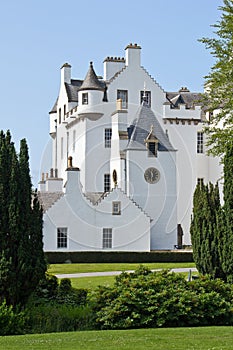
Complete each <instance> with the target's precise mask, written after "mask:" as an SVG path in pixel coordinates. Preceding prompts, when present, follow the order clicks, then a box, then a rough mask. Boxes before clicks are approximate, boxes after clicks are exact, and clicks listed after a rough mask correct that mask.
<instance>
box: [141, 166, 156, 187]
mask: <svg viewBox="0 0 233 350" xmlns="http://www.w3.org/2000/svg"><path fill="white" fill-rule="evenodd" d="M144 178H145V180H146V182H148V183H149V184H155V183H156V182H158V181H159V179H160V172H159V171H158V169H156V168H148V169H146V171H145V173H144Z"/></svg>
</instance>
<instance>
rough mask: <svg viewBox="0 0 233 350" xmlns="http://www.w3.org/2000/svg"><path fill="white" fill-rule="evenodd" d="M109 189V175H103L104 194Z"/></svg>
mask: <svg viewBox="0 0 233 350" xmlns="http://www.w3.org/2000/svg"><path fill="white" fill-rule="evenodd" d="M110 189H111V184H110V174H104V192H109V191H110Z"/></svg>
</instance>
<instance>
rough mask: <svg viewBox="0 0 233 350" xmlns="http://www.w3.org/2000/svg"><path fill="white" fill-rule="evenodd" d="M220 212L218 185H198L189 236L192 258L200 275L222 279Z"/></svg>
mask: <svg viewBox="0 0 233 350" xmlns="http://www.w3.org/2000/svg"><path fill="white" fill-rule="evenodd" d="M220 212H221V205H220V199H219V190H218V185H216V186H213V185H212V184H209V185H203V184H198V185H197V187H196V190H195V192H194V198H193V216H192V220H191V226H190V234H191V240H192V246H193V258H194V261H195V263H196V266H197V269H198V271H199V272H200V273H201V274H204V275H205V274H208V275H210V276H211V277H212V278H216V277H223V272H222V269H221V265H220V254H219V237H218V234H217V222H218V217H219V215H220Z"/></svg>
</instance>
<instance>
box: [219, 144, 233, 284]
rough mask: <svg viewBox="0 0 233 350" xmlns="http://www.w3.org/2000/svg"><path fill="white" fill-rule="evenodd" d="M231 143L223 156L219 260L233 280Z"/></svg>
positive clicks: (231, 280)
mask: <svg viewBox="0 0 233 350" xmlns="http://www.w3.org/2000/svg"><path fill="white" fill-rule="evenodd" d="M232 174H233V145H232V143H231V145H229V146H228V148H227V151H226V154H225V157H224V206H223V220H224V227H223V237H222V241H223V244H222V252H221V261H222V266H223V270H224V273H225V275H226V280H227V281H229V282H233V249H232V247H233V177H232Z"/></svg>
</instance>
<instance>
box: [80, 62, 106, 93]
mask: <svg viewBox="0 0 233 350" xmlns="http://www.w3.org/2000/svg"><path fill="white" fill-rule="evenodd" d="M104 87H105V84H103V83H101V82H100V81H99V79H98V78H97V75H96V74H95V71H94V68H93V64H92V62H90V67H89V69H88V72H87V75H86V77H85V79H84V81H83V83H82V85H81V86H80V88H79V91H80V90H101V91H104Z"/></svg>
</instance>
